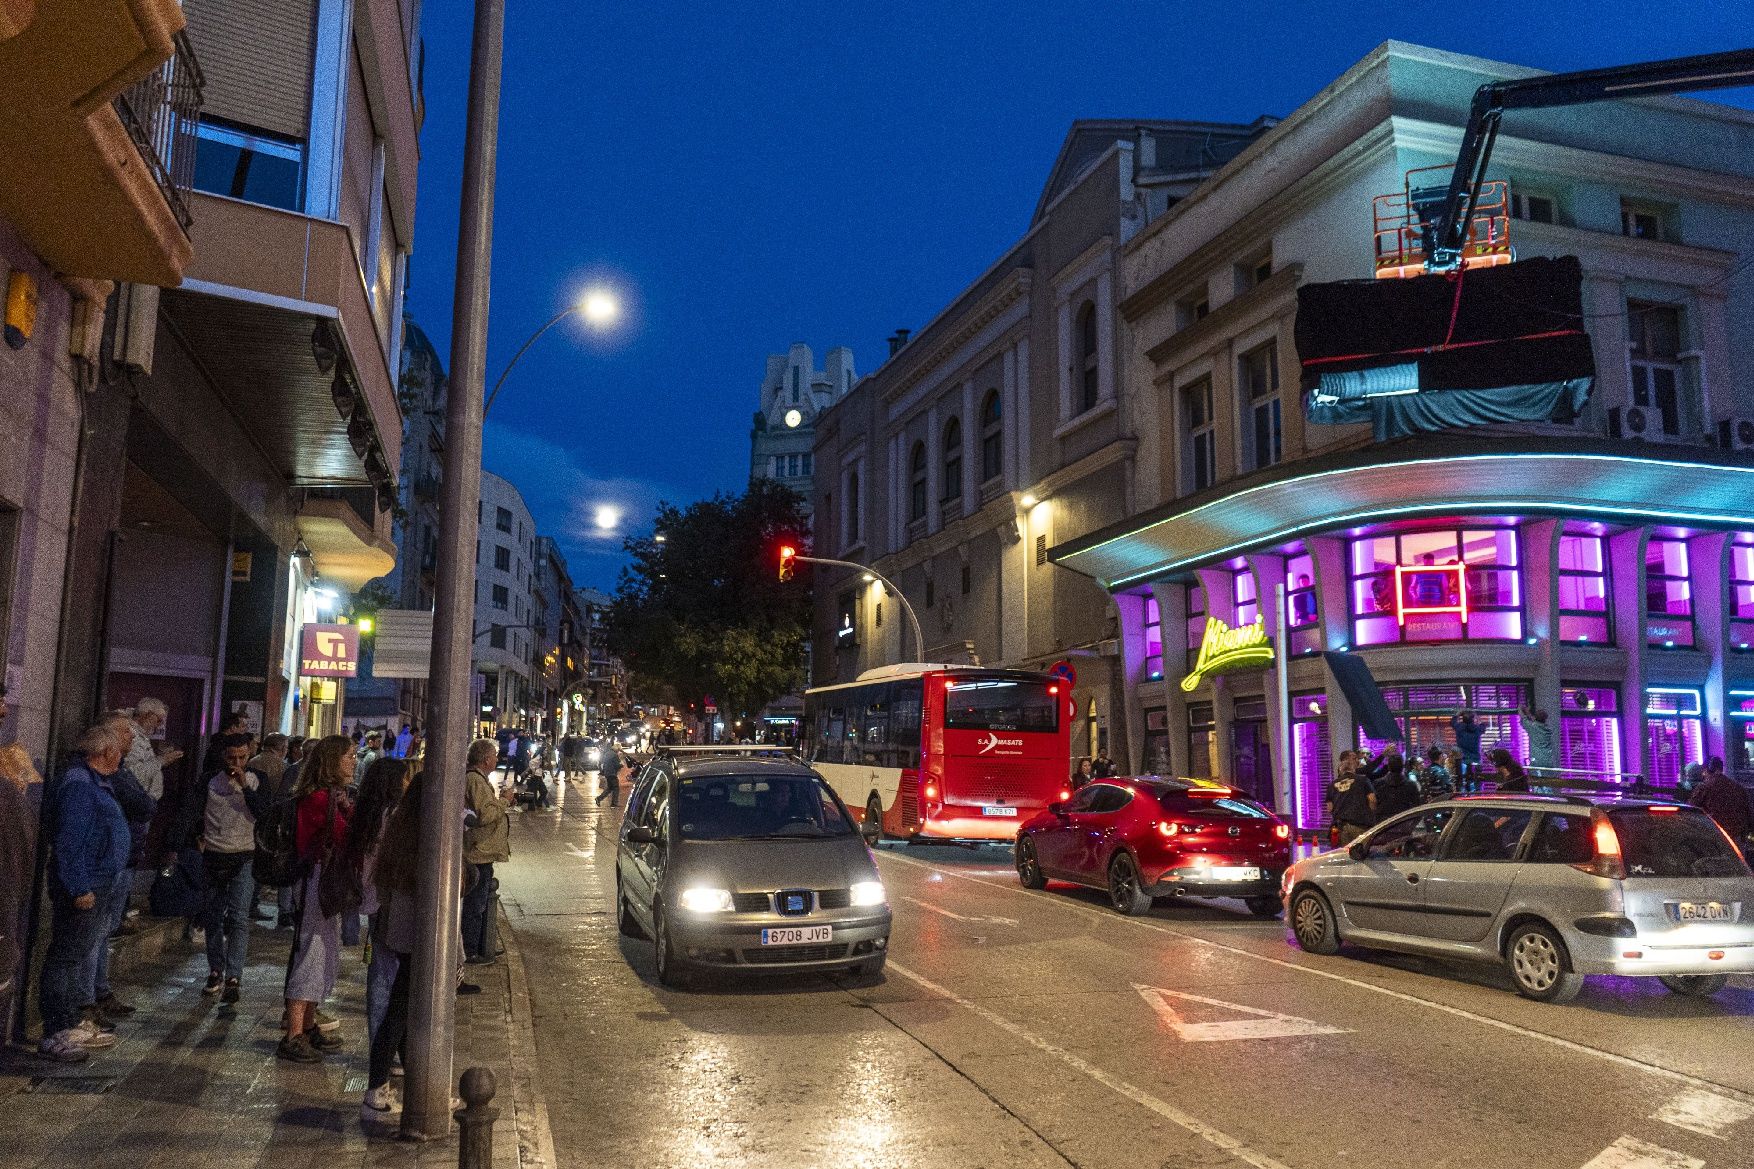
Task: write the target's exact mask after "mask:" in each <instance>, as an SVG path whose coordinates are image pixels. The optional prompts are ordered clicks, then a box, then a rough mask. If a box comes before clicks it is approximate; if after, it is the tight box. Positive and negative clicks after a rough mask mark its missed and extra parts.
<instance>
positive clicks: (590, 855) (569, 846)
mask: <svg viewBox="0 0 1754 1169" xmlns="http://www.w3.org/2000/svg"><path fill="white" fill-rule="evenodd" d="M566 851H568V852H570V853H572V854H573V855H574V856H582V857H584V858H585V859H586V860H591V859H594V858H595V857H596V855H597V854H596V853H594V852H587V851H585V850H584V849H582V848H580V847H579V846H578V845H576V844H574V843H573V842H572V841H570V840H569V841H567V842H566Z"/></svg>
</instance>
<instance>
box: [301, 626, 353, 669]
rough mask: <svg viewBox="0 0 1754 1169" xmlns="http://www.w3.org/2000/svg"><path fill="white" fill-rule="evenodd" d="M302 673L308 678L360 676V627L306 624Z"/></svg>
mask: <svg viewBox="0 0 1754 1169" xmlns="http://www.w3.org/2000/svg"><path fill="white" fill-rule="evenodd" d="M302 640H303V648H302V649H301V650H300V652H299V655H298V672H299V673H301V674H303V675H304V676H305V677H307V678H356V677H358V676H359V626H357V625H319V624H314V623H313V624H309V625H306V626H305V627H304V637H303V639H302Z"/></svg>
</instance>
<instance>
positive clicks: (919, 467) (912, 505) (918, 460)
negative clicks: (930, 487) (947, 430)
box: [907, 442, 926, 522]
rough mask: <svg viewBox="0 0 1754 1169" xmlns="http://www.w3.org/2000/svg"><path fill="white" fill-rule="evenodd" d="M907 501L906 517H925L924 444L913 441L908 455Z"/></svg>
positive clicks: (911, 518)
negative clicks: (912, 446) (910, 452)
mask: <svg viewBox="0 0 1754 1169" xmlns="http://www.w3.org/2000/svg"><path fill="white" fill-rule="evenodd" d="M907 463H908V501H907V518H908V519H909V520H910V521H915V522H917V521H919V520H923V519H925V518H926V444H925V443H923V442H916V443H914V449H913V453H912V454H911V455H909V456H908V461H907Z"/></svg>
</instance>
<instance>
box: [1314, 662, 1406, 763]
mask: <svg viewBox="0 0 1754 1169" xmlns="http://www.w3.org/2000/svg"><path fill="white" fill-rule="evenodd" d="M1322 657H1324V658H1326V659H1327V662H1328V669H1330V670H1332V671H1333V672H1334V681H1336V682H1338V683H1339V684H1340V693H1342V694H1344V695H1345V696H1346V701H1347V703H1348V704H1350V705H1351V707H1352V718H1353V720H1354V721H1355V722H1356V723H1357V724H1358V725H1359V726H1360V727H1361V728H1363V730H1364V733H1365V734H1367V735H1369V736H1370V737H1371V738H1373V739H1378V740H1388V741H1390V742H1400V739H1401V727H1400V724H1399V723H1397V722H1396V721H1395V716H1394V714H1393V713H1391V712H1390V710H1389V704H1388V703H1387V702H1385V701H1384V700H1383V696H1382V689H1381V688H1380V687H1378V686H1377V684H1376V678H1375V677H1374V676H1372V674H1371V672H1370V667H1369V666H1368V665H1366V664H1365V662H1364V659H1363V658H1361V657H1359V656H1358V655H1357V654H1355V653H1345V652H1342V651H1340V650H1327V651H1324V652H1323V654H1322Z"/></svg>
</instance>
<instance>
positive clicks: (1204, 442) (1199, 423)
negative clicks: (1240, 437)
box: [1181, 377, 1218, 491]
mask: <svg viewBox="0 0 1754 1169" xmlns="http://www.w3.org/2000/svg"><path fill="white" fill-rule="evenodd" d="M1181 398H1182V421H1183V426H1184V427H1185V428H1186V430H1187V436H1188V438H1187V451H1186V457H1187V466H1188V490H1190V491H1204V490H1205V489H1206V488H1208V487H1210V486H1212V484H1214V483H1216V482H1217V481H1218V423H1217V420H1216V419H1215V418H1214V417H1213V416H1212V379H1211V378H1209V377H1203V378H1201V379H1200V380H1199V381H1197V382H1195V383H1194V384H1193V385H1191V386H1184V387H1182V391H1181Z"/></svg>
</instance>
